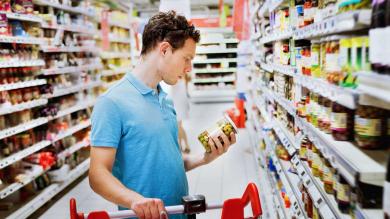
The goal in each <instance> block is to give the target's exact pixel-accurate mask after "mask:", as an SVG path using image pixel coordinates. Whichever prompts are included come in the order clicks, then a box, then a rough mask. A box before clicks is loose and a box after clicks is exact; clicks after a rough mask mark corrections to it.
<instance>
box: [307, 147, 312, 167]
mask: <svg viewBox="0 0 390 219" xmlns="http://www.w3.org/2000/svg"><path fill="white" fill-rule="evenodd" d="M306 159H307V164H308V165H309V167H310V168H311V167H312V163H313V143H312V142H311V141H310V140H309V141H308V144H307V147H306Z"/></svg>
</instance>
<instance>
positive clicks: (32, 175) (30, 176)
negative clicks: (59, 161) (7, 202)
mask: <svg viewBox="0 0 390 219" xmlns="http://www.w3.org/2000/svg"><path fill="white" fill-rule="evenodd" d="M34 166H35V167H34V168H35V169H33V171H31V172H29V173H27V174H25V176H24V177H23V180H21V181H20V182H15V183H12V184H11V185H9V186H7V187H5V188H4V189H2V190H1V191H0V199H4V198H5V197H7V196H9V195H11V194H12V193H14V192H16V191H18V190H19V189H21V188H23V187H24V186H25V185H27V184H29V183H30V182H32V181H33V180H34V179H36V178H38V177H39V176H40V175H42V174H44V173H45V172H47V171H48V170H47V169H46V170H44V169H43V168H42V167H41V166H39V165H34Z"/></svg>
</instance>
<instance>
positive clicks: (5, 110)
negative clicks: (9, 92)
mask: <svg viewBox="0 0 390 219" xmlns="http://www.w3.org/2000/svg"><path fill="white" fill-rule="evenodd" d="M47 102H48V100H47V99H45V98H41V99H38V100H31V101H28V102H24V103H20V104H16V105H11V106H8V105H2V106H0V116H1V115H5V114H10V113H14V112H19V111H22V110H26V109H31V108H34V107H38V106H43V105H46V104H47Z"/></svg>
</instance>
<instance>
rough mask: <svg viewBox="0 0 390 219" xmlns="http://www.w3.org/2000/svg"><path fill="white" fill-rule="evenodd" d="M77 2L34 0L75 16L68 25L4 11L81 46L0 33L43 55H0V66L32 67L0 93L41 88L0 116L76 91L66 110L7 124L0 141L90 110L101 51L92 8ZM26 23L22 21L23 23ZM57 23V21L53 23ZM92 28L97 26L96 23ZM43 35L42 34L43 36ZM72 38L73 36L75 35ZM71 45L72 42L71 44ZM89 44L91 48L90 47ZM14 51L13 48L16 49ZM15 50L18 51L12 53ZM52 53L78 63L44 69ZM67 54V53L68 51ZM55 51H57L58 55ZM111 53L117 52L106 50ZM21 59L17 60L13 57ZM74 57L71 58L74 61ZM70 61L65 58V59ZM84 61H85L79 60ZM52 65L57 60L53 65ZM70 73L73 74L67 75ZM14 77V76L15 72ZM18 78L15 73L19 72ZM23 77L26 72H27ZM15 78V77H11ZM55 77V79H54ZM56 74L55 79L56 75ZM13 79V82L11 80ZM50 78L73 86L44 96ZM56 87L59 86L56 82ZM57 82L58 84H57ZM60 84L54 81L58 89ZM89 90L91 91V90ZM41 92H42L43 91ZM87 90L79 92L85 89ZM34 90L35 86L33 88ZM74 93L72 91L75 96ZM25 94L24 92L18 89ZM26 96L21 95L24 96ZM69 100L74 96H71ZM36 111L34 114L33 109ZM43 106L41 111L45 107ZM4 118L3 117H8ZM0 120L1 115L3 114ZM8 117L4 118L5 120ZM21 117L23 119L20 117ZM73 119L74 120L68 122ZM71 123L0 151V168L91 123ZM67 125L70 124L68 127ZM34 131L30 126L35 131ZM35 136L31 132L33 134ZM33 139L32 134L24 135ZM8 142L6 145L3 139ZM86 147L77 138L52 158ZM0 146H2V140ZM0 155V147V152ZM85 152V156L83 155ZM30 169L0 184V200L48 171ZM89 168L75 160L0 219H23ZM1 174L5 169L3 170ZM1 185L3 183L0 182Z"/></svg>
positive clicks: (2, 108) (5, 40) (3, 40)
mask: <svg viewBox="0 0 390 219" xmlns="http://www.w3.org/2000/svg"><path fill="white" fill-rule="evenodd" d="M78 2H79V3H80V6H79V7H71V6H69V5H64V4H59V3H54V2H53V1H48V0H33V4H34V5H39V6H41V7H38V8H39V10H43V9H44V8H43V7H49V8H50V9H49V10H48V11H49V13H50V11H51V9H53V8H54V9H55V10H57V12H58V11H59V10H62V11H64V12H65V13H71V14H74V15H77V16H72V17H71V19H72V24H71V25H57V24H51V22H47V20H46V19H43V18H41V17H40V16H35V15H26V14H16V13H8V12H7V13H6V15H7V18H8V19H9V20H18V21H21V22H24V23H25V24H26V25H24V26H23V28H25V26H26V27H27V26H29V25H30V24H31V23H37V28H41V30H42V31H45V32H47V31H51V32H57V34H56V35H55V38H56V40H60V41H63V39H57V38H58V37H60V38H63V37H66V35H68V34H69V35H74V34H76V35H82V37H80V39H78V38H77V40H78V41H80V42H78V44H77V45H80V46H71V47H69V46H61V47H55V46H52V45H54V44H52V41H56V40H54V38H52V39H47V38H34V37H14V36H1V37H0V46H2V47H3V46H9V44H10V43H12V44H16V46H18V45H19V44H26V45H23V47H24V46H25V47H31V46H33V47H34V48H37V49H38V48H39V50H40V51H41V52H40V54H42V59H34V60H25V59H24V57H23V59H22V58H21V57H22V56H20V57H19V56H16V57H12V58H9V59H7V58H3V59H2V60H1V61H0V68H2V69H3V68H22V67H34V68H28V69H29V71H34V74H33V76H32V77H30V76H29V79H28V81H21V80H23V79H19V81H21V82H15V83H10V84H1V85H0V92H13V90H17V89H23V92H24V91H28V90H32V89H30V88H35V87H41V88H42V89H40V90H41V91H40V92H41V95H40V98H39V99H33V100H29V101H27V102H21V103H19V104H15V105H12V104H10V103H8V102H6V103H4V104H0V116H1V117H5V116H7V117H9V116H14V115H11V114H13V113H16V112H21V111H24V110H29V109H33V110H34V112H32V113H31V114H34V115H35V114H37V115H40V114H38V112H39V111H41V110H43V109H45V108H47V107H53V103H54V104H57V102H58V100H59V99H54V98H55V97H61V100H62V99H65V98H67V97H65V96H66V95H72V94H75V98H76V100H77V102H76V103H75V105H72V106H69V107H68V108H65V107H64V106H67V105H65V104H64V105H62V107H63V108H61V110H60V111H58V112H57V114H56V115H55V116H48V117H38V118H36V117H35V118H30V120H29V121H28V120H27V119H25V120H27V122H24V123H20V124H18V125H16V126H14V127H7V128H5V129H4V128H3V129H2V130H0V140H1V141H2V143H3V141H4V142H6V141H9V140H10V139H13V138H15V137H17V136H16V135H19V134H23V135H24V134H26V133H29V132H30V131H31V129H33V128H37V127H39V129H41V127H40V126H42V130H38V131H42V132H43V131H44V130H45V125H47V124H49V123H50V124H51V123H57V122H58V121H60V120H58V119H64V120H66V119H68V118H70V116H69V115H70V114H72V113H76V112H79V111H83V110H85V109H87V110H85V111H84V112H86V115H87V114H88V113H89V111H90V110H89V108H90V107H93V105H94V104H95V102H96V97H97V95H98V94H99V92H100V91H98V89H94V88H98V87H101V86H102V85H103V83H102V81H101V79H100V73H101V71H100V70H101V69H102V68H103V63H102V62H101V58H100V57H99V52H100V50H99V49H97V47H96V46H95V44H94V42H93V41H94V40H95V39H94V35H96V34H97V29H94V28H93V26H95V25H92V23H91V22H89V21H88V20H90V19H91V18H93V17H94V16H95V8H94V7H90V6H89V5H88V6H87V5H86V4H84V2H81V1H78ZM74 19H79V20H82V21H83V22H82V23H84V22H85V24H86V25H79V23H77V24H76V22H73V21H74ZM26 22H27V23H26ZM58 22H60V21H58ZM54 23H57V21H54ZM96 26H97V25H96ZM62 31H65V32H66V34H65V35H64V34H63V33H62ZM45 36H46V35H45ZM75 39H76V38H75ZM113 40H117V41H121V42H125V41H128V39H124V38H121V39H113ZM75 45H76V44H75ZM91 45H92V46H91ZM16 51H17V50H16ZM17 52H18V51H17ZM53 53H57V54H59V53H67V54H66V57H65V54H64V57H65V58H62V57H61V59H62V60H59V61H63V60H65V59H69V60H70V58H69V56H72V57H73V58H77V63H78V64H81V65H79V66H67V67H52V68H49V69H45V67H44V66H46V65H48V66H57V65H53V63H45V62H46V60H50V58H51V56H53V55H54V54H53ZM68 53H69V54H68ZM70 53H89V54H88V55H87V56H80V57H82V58H80V57H75V56H73V55H72V54H70ZM57 54H56V55H57ZM111 55H118V54H111ZM121 55H122V56H123V57H125V55H123V54H119V56H121ZM18 58H19V59H20V60H17V59H18ZM73 61H74V60H73ZM68 63H70V61H69V62H68ZM82 63H85V64H82ZM54 64H56V63H54ZM67 74H72V75H67ZM15 75H16V74H15ZM18 76H19V75H18ZM26 76H27V75H26ZM15 77H16V76H15ZM53 78H56V79H53ZM59 78H60V79H59ZM15 81H16V80H15ZM54 81H56V82H57V83H58V81H61V82H63V81H66V82H68V83H69V82H73V83H77V84H72V85H71V84H70V83H69V85H71V86H70V87H67V88H63V89H54V92H53V93H52V94H46V93H45V92H47V91H46V90H45V89H46V88H50V86H52V85H53V84H51V83H53V82H54ZM58 85H59V84H58ZM56 86H57V84H56ZM60 86H61V85H59V87H60ZM92 89H93V90H92ZM43 90H45V91H43ZM85 90H88V91H86V92H80V91H85ZM34 92H35V90H34ZM76 93H77V95H76ZM23 94H24V93H23ZM23 98H25V97H23ZM72 101H74V100H72ZM35 108H36V109H35ZM36 110H39V111H37V113H35V111H36ZM45 110H46V109H45ZM7 117H5V118H7ZM2 119H4V118H2ZM7 119H8V118H7ZM21 121H23V120H21ZM72 121H74V120H72ZM70 124H72V126H71V127H69V128H66V129H65V130H62V131H59V132H58V133H57V134H54V132H50V133H46V135H45V134H43V133H42V134H43V135H45V137H44V138H43V140H42V141H39V142H30V144H31V145H30V146H28V147H24V148H22V147H21V148H20V149H19V150H14V149H13V150H12V151H11V154H4V155H5V156H3V154H2V155H1V159H0V170H1V171H2V172H3V171H5V169H7V168H11V167H12V168H16V167H18V166H19V165H20V164H23V165H24V163H26V164H27V163H28V164H29V165H30V163H29V162H28V161H27V160H26V158H27V157H29V156H31V155H34V154H37V153H38V152H40V151H46V150H48V149H49V150H50V151H51V148H50V147H52V146H53V145H54V143H55V144H58V143H60V142H59V141H62V140H64V139H65V138H69V137H70V136H73V135H75V134H77V133H78V132H80V131H83V130H84V131H87V130H86V129H89V128H90V126H91V123H90V121H89V120H83V121H81V120H80V121H79V122H78V123H76V124H73V123H70ZM70 124H69V125H70ZM34 131H35V130H34ZM34 134H36V133H34ZM29 137H30V138H32V136H29ZM7 144H8V143H7ZM87 146H89V140H88V139H85V140H82V141H79V142H76V143H75V144H74V145H72V146H70V147H69V148H66V149H65V150H64V151H62V152H59V153H58V154H57V159H60V160H65V158H68V159H72V158H71V157H70V155H72V154H74V153H76V152H78V151H80V150H81V149H82V148H84V147H87ZM2 147H5V146H3V144H2ZM84 152H85V153H87V151H84V150H82V151H81V152H80V153H82V154H84ZM1 153H3V151H1ZM85 155H86V154H85ZM33 166H34V168H33V169H32V170H33V171H31V172H28V171H27V172H25V173H24V176H23V177H20V178H19V181H15V182H14V183H12V182H9V184H7V186H6V187H4V186H3V187H2V188H1V190H0V202H9V200H8V199H9V198H10V196H12V200H14V199H15V198H16V197H17V196H18V193H15V192H16V191H18V190H20V189H21V188H23V187H24V186H26V185H28V184H30V183H34V181H35V179H36V178H38V177H40V176H42V175H43V174H45V173H50V172H51V170H50V167H49V168H47V169H43V167H41V166H40V165H33ZM88 168H89V159H87V160H85V161H84V162H82V163H80V164H79V165H78V166H77V167H76V168H74V169H72V170H70V172H69V173H68V174H67V177H66V179H65V180H64V181H62V182H60V183H57V182H52V183H51V184H50V185H48V187H46V188H45V189H44V190H43V191H41V192H37V193H38V194H37V195H36V196H30V197H28V198H26V197H23V199H21V200H20V201H13V202H12V204H13V207H11V209H9V210H1V211H0V218H18V219H19V218H27V217H28V216H30V215H31V214H32V213H34V212H35V211H36V210H37V209H38V208H40V207H41V206H43V205H44V204H45V203H47V202H49V201H50V200H51V199H52V198H53V197H54V196H55V195H56V194H58V193H60V192H61V191H62V190H64V189H65V188H66V187H67V186H68V185H70V184H71V183H72V182H74V181H75V180H76V179H77V178H79V177H80V176H82V175H83V174H84V173H85V172H86V171H87V170H88ZM3 173H4V172H3ZM49 175H50V174H49ZM1 180H3V178H2V179H1ZM3 183H5V182H4V181H3Z"/></svg>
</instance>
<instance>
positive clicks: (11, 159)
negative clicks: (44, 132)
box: [0, 140, 51, 169]
mask: <svg viewBox="0 0 390 219" xmlns="http://www.w3.org/2000/svg"><path fill="white" fill-rule="evenodd" d="M49 145H51V142H50V141H46V140H44V141H41V142H38V143H36V144H34V145H31V146H29V147H28V148H25V149H24V150H22V151H19V152H17V153H16V154H13V155H10V156H9V157H6V158H3V159H2V160H0V169H2V168H4V167H7V166H9V165H11V164H13V163H15V162H17V161H19V160H21V159H23V158H25V157H27V156H29V155H31V154H33V153H35V152H37V151H39V150H41V149H43V148H45V147H48V146H49Z"/></svg>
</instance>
